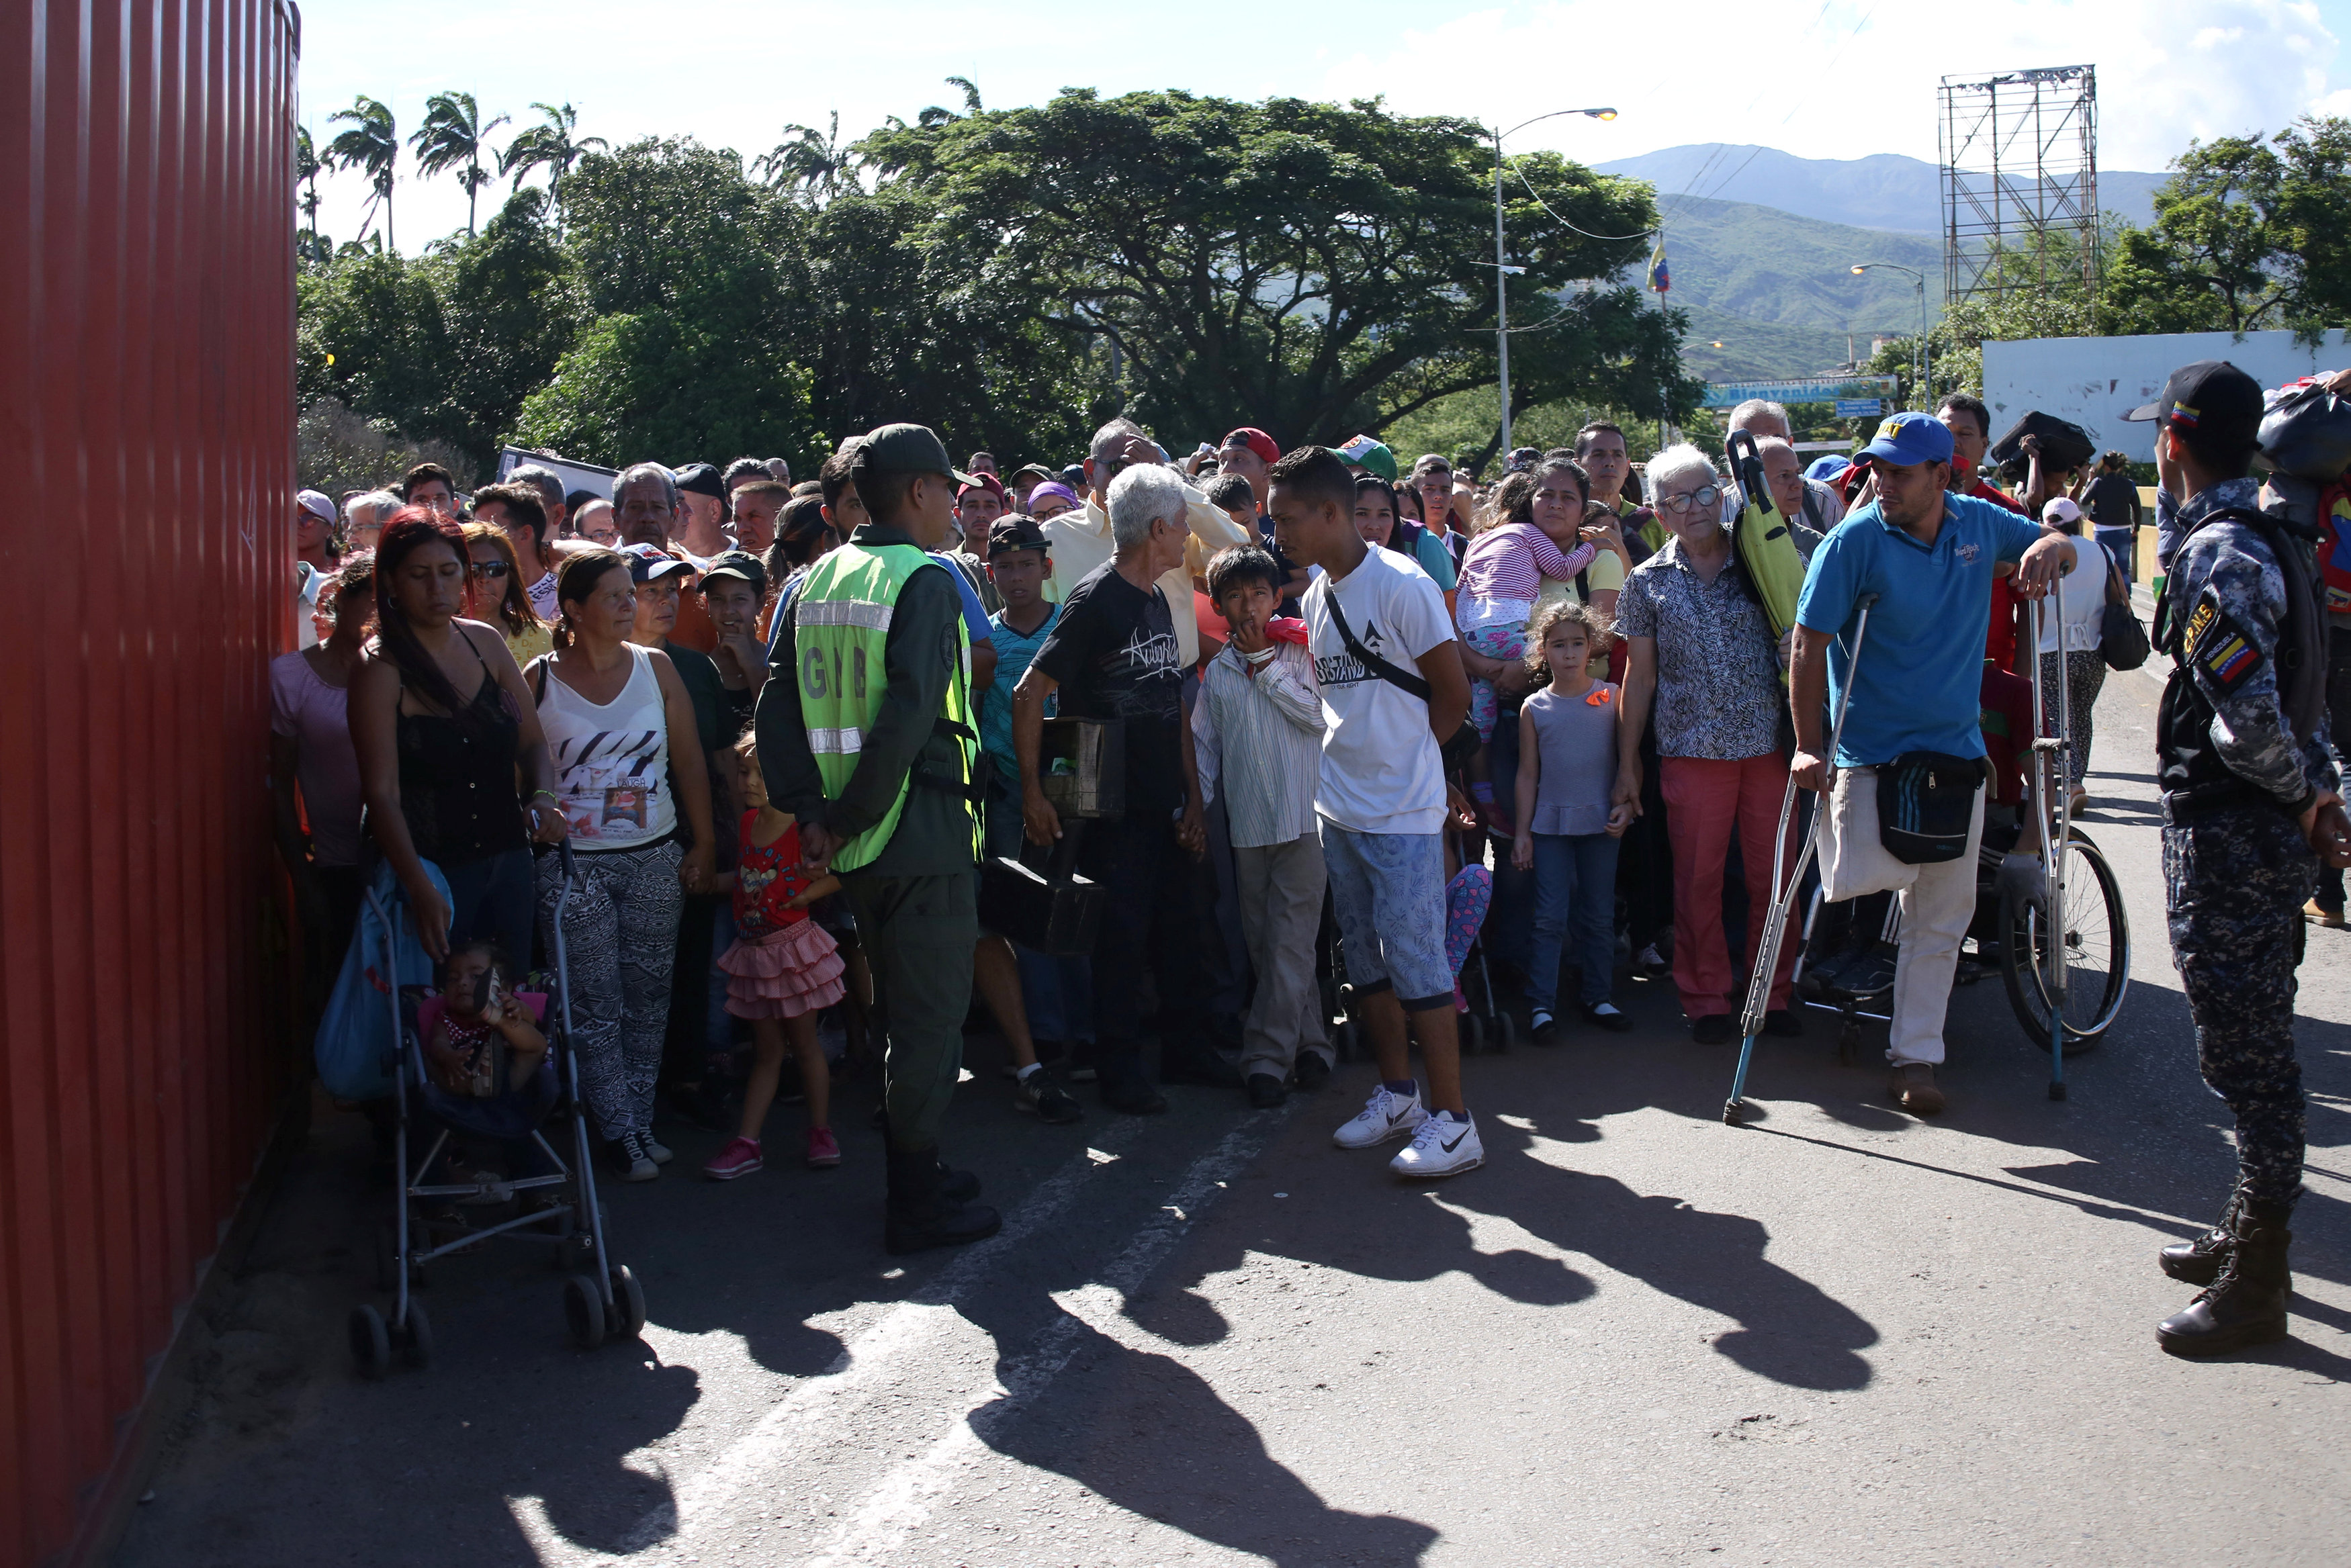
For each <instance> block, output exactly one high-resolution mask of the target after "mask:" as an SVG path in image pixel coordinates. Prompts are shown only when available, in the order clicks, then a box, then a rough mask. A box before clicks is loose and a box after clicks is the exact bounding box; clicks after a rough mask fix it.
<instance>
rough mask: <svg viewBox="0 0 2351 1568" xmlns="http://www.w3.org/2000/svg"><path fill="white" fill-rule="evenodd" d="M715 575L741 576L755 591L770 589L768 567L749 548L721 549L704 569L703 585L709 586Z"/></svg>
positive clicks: (762, 592) (762, 591) (763, 592)
mask: <svg viewBox="0 0 2351 1568" xmlns="http://www.w3.org/2000/svg"><path fill="white" fill-rule="evenodd" d="M713 577H740V578H742V579H743V580H744V581H745V582H747V583H748V584H750V585H751V591H752V592H753V593H755V594H763V595H764V594H765V593H766V592H767V591H768V568H767V567H766V566H763V565H761V564H760V561H759V557H758V556H755V555H753V554H751V552H750V551H748V550H721V551H720V552H719V553H718V554H717V555H716V556H712V557H711V558H710V565H709V566H707V567H705V569H704V571H703V574H702V586H703V587H705V588H706V587H709V586H710V579H711V578H713Z"/></svg>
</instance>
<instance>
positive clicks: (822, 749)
mask: <svg viewBox="0 0 2351 1568" xmlns="http://www.w3.org/2000/svg"><path fill="white" fill-rule="evenodd" d="M925 566H931V567H935V568H937V569H939V570H941V571H950V570H953V568H952V567H945V566H939V563H937V562H936V561H934V560H932V559H931V558H930V556H926V555H925V554H924V553H923V552H922V551H921V550H919V549H917V548H915V547H914V545H841V547H840V548H839V549H837V550H835V551H833V552H832V553H831V555H828V556H825V557H824V558H823V559H822V560H820V561H819V562H817V564H816V565H815V566H811V567H810V568H809V574H808V576H806V577H805V578H803V579H801V583H800V589H799V594H798V595H797V596H796V597H794V598H793V600H792V633H793V641H794V645H795V649H796V652H797V654H798V658H799V670H797V671H796V672H795V679H797V680H799V689H800V718H801V722H802V723H803V724H804V725H805V726H806V727H807V732H808V742H809V750H810V752H811V753H814V755H815V757H816V769H817V774H818V775H819V776H820V777H821V778H822V779H823V781H824V796H825V798H826V799H827V800H839V799H840V798H841V794H842V793H843V792H844V791H846V790H847V789H848V787H849V780H850V776H851V775H852V774H854V773H856V771H857V759H858V757H859V755H860V754H861V753H862V751H863V750H864V745H865V737H866V735H867V734H868V733H870V732H872V728H873V721H874V719H875V718H876V717H878V716H879V715H880V713H881V711H882V698H883V693H884V692H886V691H888V690H889V684H890V680H889V676H888V675H887V674H886V673H885V672H884V669H883V649H885V648H886V646H887V645H888V642H889V639H890V618H891V616H892V613H893V611H894V610H895V609H896V607H897V603H898V595H899V594H900V592H902V591H903V590H904V587H905V586H906V580H907V579H908V578H909V577H912V576H914V574H915V573H916V572H918V571H920V570H922V569H923V568H924V567H925ZM956 639H957V641H956V647H957V650H958V662H957V667H956V674H955V678H954V679H953V680H950V681H949V682H948V683H947V692H946V704H945V710H944V711H943V712H942V713H941V714H940V716H939V719H938V720H937V722H936V724H935V730H936V732H939V733H943V734H946V735H948V736H950V737H952V738H953V739H954V740H955V742H956V756H957V758H958V763H959V766H958V774H957V776H956V778H954V779H952V780H950V779H947V778H944V777H938V776H935V775H933V774H930V773H929V772H927V771H926V770H925V769H924V768H923V767H922V766H921V765H920V764H919V763H918V764H917V765H916V766H914V767H913V768H910V769H909V770H908V771H907V774H906V776H905V777H904V778H903V779H900V780H899V781H898V794H897V798H895V799H894V800H893V801H892V802H891V803H890V809H889V810H888V811H887V812H885V813H883V816H882V820H881V821H879V822H877V823H875V824H874V825H873V826H872V827H869V828H867V829H866V830H865V831H864V832H863V833H861V834H859V835H858V836H856V837H854V838H852V839H851V840H850V841H849V842H848V843H847V844H845V845H843V846H841V849H840V850H839V851H838V852H837V853H835V855H834V856H833V857H832V868H833V869H834V870H835V871H854V870H856V869H857V868H858V867H861V866H865V865H869V864H871V863H872V860H873V858H874V857H876V856H878V855H880V854H881V853H882V851H883V848H884V847H885V846H888V844H889V842H890V837H891V835H893V833H895V832H896V831H897V830H898V819H899V817H900V816H901V815H904V812H905V809H906V792H907V791H908V790H909V789H911V788H914V786H915V785H917V784H920V785H923V786H925V787H928V788H935V789H939V790H942V791H944V792H945V793H946V794H953V795H956V796H957V797H958V798H959V799H961V800H962V801H963V802H964V804H965V809H966V810H967V812H968V813H969V814H970V815H971V817H972V845H973V854H974V856H975V857H977V854H978V846H979V824H978V815H977V810H976V809H975V807H974V806H973V804H972V791H973V774H974V768H975V765H976V763H977V753H978V749H979V737H978V735H977V732H976V731H975V730H974V729H973V727H972V722H971V719H972V715H971V628H969V627H968V626H967V625H966V624H965V623H964V619H963V616H962V614H961V613H960V609H958V613H957V614H956Z"/></svg>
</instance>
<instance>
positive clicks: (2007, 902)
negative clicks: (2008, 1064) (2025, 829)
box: [2000, 828, 2130, 1056]
mask: <svg viewBox="0 0 2351 1568" xmlns="http://www.w3.org/2000/svg"><path fill="white" fill-rule="evenodd" d="M2064 855H2065V861H2064V871H2065V877H2064V881H2065V907H2064V911H2063V913H2064V919H2063V921H2062V922H2061V925H2060V929H2061V930H2062V932H2063V940H2064V962H2065V1054H2067V1055H2068V1056H2071V1055H2074V1054H2076V1053H2078V1052H2082V1051H2087V1050H2089V1049H2091V1048H2092V1047H2093V1046H2095V1045H2096V1044H2098V1042H2099V1040H2100V1039H2102V1038H2103V1037H2104V1036H2105V1033H2106V1031H2107V1029H2108V1028H2110V1027H2111V1026H2112V1025H2113V1023H2114V1022H2115V1015H2116V1013H2118V1012H2121V1011H2122V1006H2123V993H2124V992H2125V991H2126V990H2127V989H2129V986H2130V919H2129V917H2128V916H2127V915H2126V914H2125V913H2124V911H2123V893H2122V887H2121V885H2120V884H2119V883H2117V882H2116V880H2115V873H2114V869H2113V867H2109V866H2108V865H2107V864H2106V857H2105V855H2104V854H2103V853H2101V852H2100V850H2099V848H2098V846H2096V845H2095V844H2093V843H2092V842H2091V841H2090V839H2089V836H2088V835H2086V834H2085V833H2083V832H2081V831H2080V830H2079V829H2078V828H2077V829H2075V830H2074V835H2073V836H2072V838H2071V839H2070V840H2069V841H2068V842H2067V844H2066V846H2065V851H2064ZM2001 932H2002V933H2003V936H2004V938H2005V940H2003V941H2002V942H2001V954H2000V971H2001V981H2003V982H2004V983H2005V984H2006V985H2007V987H2008V1004H2009V1006H2010V1007H2011V1008H2012V1009H2013V1010H2014V1011H2015V1012H2016V1019H2017V1022H2018V1023H2022V1025H2023V1026H2024V1030H2025V1033H2027V1034H2029V1035H2031V1036H2032V1040H2033V1042H2034V1044H2037V1045H2039V1046H2040V1047H2041V1048H2042V1049H2043V1050H2046V1049H2047V1048H2048V1044H2049V979H2048V974H2047V971H2046V965H2047V961H2048V956H2049V940H2050V929H2049V921H2048V917H2047V914H2046V911H2045V909H2044V907H2043V900H2042V899H2038V898H2018V897H2016V896H2015V895H2014V894H2010V895H2008V896H2007V897H2005V898H2003V899H2002V900H2001Z"/></svg>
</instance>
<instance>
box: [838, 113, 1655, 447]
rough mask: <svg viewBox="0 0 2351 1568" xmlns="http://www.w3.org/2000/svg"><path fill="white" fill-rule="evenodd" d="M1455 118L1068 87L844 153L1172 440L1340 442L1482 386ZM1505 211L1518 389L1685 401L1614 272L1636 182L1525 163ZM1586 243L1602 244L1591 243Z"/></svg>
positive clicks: (1484, 158)
mask: <svg viewBox="0 0 2351 1568" xmlns="http://www.w3.org/2000/svg"><path fill="white" fill-rule="evenodd" d="M1487 148H1488V144H1487V143H1486V142H1485V141H1484V140H1482V138H1481V133H1480V131H1479V128H1478V127H1477V126H1476V125H1475V124H1474V123H1473V122H1471V121H1468V120H1463V119H1449V118H1434V119H1407V118H1403V117H1399V116H1396V115H1393V114H1390V113H1389V112H1388V111H1387V110H1386V109H1384V107H1383V106H1382V105H1381V104H1379V103H1378V102H1375V101H1374V102H1357V103H1355V104H1353V105H1351V106H1348V107H1345V108H1342V107H1338V106H1334V105H1329V104H1314V103H1307V102H1303V101H1301V100H1298V99H1271V100H1269V101H1267V102H1265V103H1263V104H1246V103H1236V102H1231V101H1228V100H1225V99H1206V98H1196V97H1194V96H1192V95H1190V94H1188V93H1181V92H1154V93H1134V94H1129V95H1127V96H1125V97H1123V98H1118V99H1109V100H1104V99H1100V98H1098V97H1097V96H1096V95H1095V94H1094V93H1092V92H1091V91H1082V90H1071V91H1067V92H1064V93H1063V94H1062V95H1061V96H1060V97H1059V98H1057V99H1054V100H1053V101H1052V102H1051V103H1050V104H1048V105H1046V106H1044V107H1043V108H1040V109H1012V110H998V111H993V112H972V113H968V114H966V115H961V116H948V117H946V118H944V119H939V120H937V121H936V122H935V123H931V124H918V125H914V126H895V127H891V128H886V129H885V130H883V131H880V132H877V133H876V134H875V135H873V136H872V137H869V138H868V139H866V140H865V141H863V142H862V143H861V144H860V145H859V148H858V151H859V153H860V154H861V155H862V157H863V158H864V159H865V160H866V161H867V162H868V163H869V164H870V165H871V166H872V167H873V168H874V169H876V170H878V171H882V183H883V188H884V189H885V190H886V189H890V188H892V187H904V188H905V189H907V190H910V191H912V192H917V193H919V194H920V195H921V196H922V197H923V198H924V199H925V201H926V202H927V203H928V204H929V205H930V206H931V208H932V209H933V211H932V213H931V215H930V216H929V217H928V219H927V220H926V221H927V223H928V224H929V225H930V227H931V229H932V231H933V232H934V234H946V233H953V234H960V235H968V236H977V237H979V238H981V239H983V240H984V241H985V244H984V246H983V247H982V252H983V254H984V255H985V262H984V265H982V266H981V267H980V268H979V269H978V271H977V274H976V275H975V277H974V280H973V283H972V287H974V288H975V289H977V290H979V291H982V292H984V293H987V294H989V295H992V296H996V297H998V298H1000V299H1004V300H1008V301H1012V302H1017V304H1018V306H1019V308H1020V309H1022V310H1024V311H1025V312H1026V313H1027V314H1028V316H1029V317H1030V319H1032V320H1033V321H1034V322H1035V323H1036V324H1038V325H1039V326H1040V327H1044V328H1046V329H1047V330H1049V331H1050V332H1052V333H1054V334H1057V335H1059V336H1060V337H1061V338H1063V339H1064V340H1065V341H1066V342H1068V343H1070V344H1071V345H1072V346H1089V347H1090V346H1093V345H1101V346H1103V347H1106V348H1115V350H1116V353H1117V357H1118V359H1119V362H1120V365H1121V368H1122V369H1121V376H1122V384H1123V388H1124V389H1126V390H1127V391H1128V393H1129V398H1128V401H1129V402H1130V404H1131V406H1132V407H1133V408H1134V410H1135V411H1136V412H1137V413H1139V414H1140V415H1142V416H1143V417H1144V418H1145V419H1147V420H1149V421H1153V422H1154V423H1155V424H1156V425H1157V426H1158V427H1159V428H1160V429H1162V430H1163V431H1169V432H1171V433H1173V434H1175V435H1176V436H1178V437H1179V438H1188V437H1190V436H1192V435H1195V434H1207V435H1213V434H1216V433H1219V432H1220V431H1222V430H1223V429H1224V428H1226V427H1228V426H1230V425H1232V424H1235V423H1238V422H1240V421H1243V420H1248V421H1251V422H1255V423H1259V424H1263V425H1265V426H1268V427H1270V428H1271V429H1272V430H1273V431H1274V432H1275V434H1276V436H1277V438H1278V439H1280V440H1281V441H1285V442H1299V441H1340V440H1343V439H1344V438H1345V437H1347V436H1349V435H1351V434H1353V433H1354V432H1355V431H1359V430H1360V431H1379V430H1381V429H1382V428H1384V426H1385V425H1387V424H1388V423H1389V422H1390V421H1394V420H1395V419H1397V418H1398V417H1400V416H1402V415H1404V414H1406V413H1409V412H1411V411H1413V410H1416V409H1419V408H1422V407H1424V406H1426V404H1428V403H1430V402H1432V401H1434V400H1437V399H1439V398H1443V397H1446V396H1447V395H1449V394H1452V393H1455V392H1458V391H1461V390H1464V389H1468V388H1471V387H1476V386H1480V385H1483V384H1485V383H1486V382H1488V381H1489V380H1491V379H1493V378H1494V375H1495V369H1496V367H1495V363H1494V360H1495V343H1494V331H1493V328H1494V320H1495V277H1494V268H1493V265H1492V264H1491V261H1490V256H1491V247H1492V233H1493V229H1492V225H1493V198H1492V193H1491V186H1490V184H1489V181H1490V178H1491V170H1492V164H1491V161H1490V160H1491V156H1492V155H1491V153H1490V152H1489V151H1488V150H1487ZM1518 174H1519V175H1520V176H1522V178H1514V181H1513V190H1514V192H1516V194H1515V195H1514V196H1513V197H1512V199H1511V201H1510V210H1509V213H1508V221H1509V230H1510V236H1511V244H1512V254H1511V256H1510V261H1511V264H1512V265H1518V266H1521V267H1523V268H1524V269H1525V271H1524V273H1523V275H1521V276H1520V277H1519V278H1517V279H1516V280H1514V286H1515V287H1516V288H1517V289H1523V290H1525V291H1526V292H1525V293H1523V294H1521V295H1520V298H1522V299H1526V300H1530V301H1532V300H1535V299H1537V298H1538V297H1539V296H1555V298H1554V299H1553V300H1552V302H1550V304H1551V308H1550V309H1549V310H1548V312H1547V313H1535V314H1530V316H1529V317H1527V319H1526V320H1525V322H1524V326H1525V327H1527V328H1528V330H1527V331H1526V332H1524V333H1523V334H1522V335H1521V336H1520V337H1518V338H1516V339H1515V340H1514V342H1513V345H1512V357H1511V358H1512V366H1511V369H1512V379H1513V392H1514V395H1515V396H1516V397H1517V398H1518V399H1520V400H1522V401H1525V402H1527V403H1530V404H1532V403H1537V402H1542V401H1548V400H1554V399H1558V398H1562V397H1571V396H1572V397H1576V398H1580V399H1583V400H1588V401H1594V402H1608V403H1613V404H1616V405H1619V406H1625V407H1633V408H1642V407H1647V408H1657V409H1661V410H1666V409H1671V410H1675V411H1681V410H1687V408H1689V407H1690V406H1692V405H1693V404H1694V401H1695V398H1696V393H1697V387H1696V384H1695V383H1694V382H1691V381H1688V380H1687V379H1685V378H1683V377H1682V375H1681V372H1680V370H1679V368H1678V363H1677V352H1676V348H1675V339H1676V335H1677V324H1676V322H1675V321H1674V320H1673V318H1672V317H1669V316H1662V315H1661V314H1660V313H1659V312H1657V311H1656V310H1653V309H1646V308H1644V307H1643V305H1642V301H1641V296H1639V295H1638V294H1637V293H1635V291H1634V290H1633V289H1632V288H1631V287H1629V286H1626V285H1625V284H1624V283H1622V282H1620V281H1616V280H1618V279H1619V278H1620V277H1621V275H1623V274H1624V272H1625V269H1626V268H1627V267H1628V266H1630V265H1633V264H1634V263H1635V262H1636V261H1637V260H1638V259H1639V258H1640V256H1641V255H1642V254H1645V252H1646V243H1647V242H1646V238H1645V237H1644V236H1645V235H1646V232H1647V231H1648V230H1649V229H1651V228H1652V227H1653V226H1654V224H1655V223H1656V212H1655V209H1654V206H1653V204H1652V202H1651V198H1650V194H1649V192H1648V190H1647V188H1646V187H1645V186H1642V185H1639V184H1636V183H1635V182H1628V181H1620V180H1611V179H1605V178H1603V177H1601V176H1597V175H1594V174H1593V173H1591V172H1590V171H1586V170H1583V169H1580V168H1576V167H1573V166H1571V165H1567V164H1565V163H1562V162H1561V161H1559V160H1557V159H1556V158H1542V159H1533V160H1525V161H1521V162H1520V167H1519V171H1518ZM1593 235H1605V236H1618V237H1615V238H1606V239H1595V238H1593V237H1592V236H1593Z"/></svg>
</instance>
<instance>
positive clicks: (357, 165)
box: [321, 93, 400, 251]
mask: <svg viewBox="0 0 2351 1568" xmlns="http://www.w3.org/2000/svg"><path fill="white" fill-rule="evenodd" d="M327 119H329V121H343V120H348V121H350V127H351V129H350V130H346V131H344V132H343V133H342V134H341V135H340V136H338V137H336V138H335V139H334V140H332V141H329V143H327V156H326V157H325V158H324V159H323V160H321V161H322V162H323V163H324V164H325V165H326V167H328V168H329V169H357V170H359V171H360V172H362V173H364V174H365V175H366V176H367V177H368V183H369V184H370V185H371V187H372V188H373V189H374V192H375V194H374V195H373V196H371V197H370V198H369V200H368V205H367V212H365V213H361V214H360V228H362V229H365V228H366V227H367V223H368V219H369V217H370V216H371V215H372V214H373V213H374V212H375V209H376V203H377V202H381V203H382V204H383V238H384V244H386V246H387V247H389V248H391V249H392V250H395V251H396V250H398V249H399V248H400V247H399V245H398V244H396V243H395V242H394V241H393V240H392V171H393V167H394V165H396V164H397V163H398V162H399V161H400V128H399V127H398V126H396V125H394V124H393V123H392V110H391V109H387V108H385V107H384V106H383V105H382V104H381V103H379V102H378V101H377V100H375V99H371V98H370V97H368V96H367V95H366V94H365V93H361V94H360V96H359V97H357V98H355V99H352V100H351V107H350V108H349V109H337V110H335V112H334V113H332V114H330V115H329V116H328V117H327Z"/></svg>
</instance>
